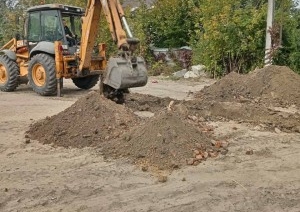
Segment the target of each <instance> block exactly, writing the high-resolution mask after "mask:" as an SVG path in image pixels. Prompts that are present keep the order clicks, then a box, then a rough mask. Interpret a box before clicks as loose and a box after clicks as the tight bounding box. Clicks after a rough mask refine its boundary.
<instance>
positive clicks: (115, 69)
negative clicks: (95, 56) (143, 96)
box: [103, 57, 148, 90]
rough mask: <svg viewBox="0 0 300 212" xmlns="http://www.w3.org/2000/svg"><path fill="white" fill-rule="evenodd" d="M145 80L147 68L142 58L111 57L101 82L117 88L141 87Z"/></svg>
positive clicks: (146, 78)
mask: <svg viewBox="0 0 300 212" xmlns="http://www.w3.org/2000/svg"><path fill="white" fill-rule="evenodd" d="M147 81H148V77H147V69H146V65H145V61H144V59H143V58H141V57H134V58H131V59H127V58H124V57H111V58H110V59H109V61H108V64H107V70H106V75H105V76H104V80H103V83H104V84H106V85H109V86H111V87H112V88H114V89H117V90H119V89H127V88H134V87H142V86H144V85H146V84H147Z"/></svg>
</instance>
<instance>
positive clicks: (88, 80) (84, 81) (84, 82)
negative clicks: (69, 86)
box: [72, 75, 99, 90]
mask: <svg viewBox="0 0 300 212" xmlns="http://www.w3.org/2000/svg"><path fill="white" fill-rule="evenodd" d="M72 80H73V83H74V84H75V85H76V86H77V87H78V88H81V89H85V90H88V89H90V88H92V87H94V86H95V85H96V84H97V82H98V81H99V75H90V76H87V77H82V78H73V79H72Z"/></svg>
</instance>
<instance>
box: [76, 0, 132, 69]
mask: <svg viewBox="0 0 300 212" xmlns="http://www.w3.org/2000/svg"><path fill="white" fill-rule="evenodd" d="M101 11H103V12H104V14H105V17H106V20H107V22H108V25H109V29H110V33H111V36H112V39H113V41H114V42H115V43H116V44H117V46H118V48H119V49H122V50H128V49H129V46H128V42H127V36H126V32H125V31H124V29H123V25H124V27H125V29H126V31H127V33H128V36H129V38H132V34H131V32H130V29H129V27H128V24H127V22H126V19H125V16H124V11H123V8H122V6H121V4H120V2H119V0H88V3H87V7H86V11H85V16H84V17H83V18H82V19H83V20H82V37H81V47H80V48H81V49H80V60H81V61H80V66H79V70H80V71H82V70H84V69H88V68H89V66H90V63H91V57H92V52H93V47H94V44H95V40H96V37H97V33H98V28H99V23H100V15H101ZM122 24H123V25H122Z"/></svg>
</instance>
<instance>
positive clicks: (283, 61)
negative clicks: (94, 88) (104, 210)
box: [0, 0, 300, 76]
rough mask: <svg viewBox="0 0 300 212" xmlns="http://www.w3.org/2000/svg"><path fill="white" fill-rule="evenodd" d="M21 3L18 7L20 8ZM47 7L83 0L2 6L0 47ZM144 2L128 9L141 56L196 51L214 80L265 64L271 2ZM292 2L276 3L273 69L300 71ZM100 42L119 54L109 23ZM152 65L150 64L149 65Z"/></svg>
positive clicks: (298, 27)
mask: <svg viewBox="0 0 300 212" xmlns="http://www.w3.org/2000/svg"><path fill="white" fill-rule="evenodd" d="M16 2H17V3H16ZM41 2H43V3H62V4H68V5H74V6H80V7H85V4H86V1H83V0H19V1H15V0H5V1H4V0H2V1H0V9H1V14H3V15H2V16H0V44H3V43H4V42H7V41H8V40H9V39H10V38H11V37H12V36H14V33H16V32H21V31H22V30H23V23H24V16H23V14H24V13H25V11H26V9H27V8H28V7H30V6H33V5H37V4H40V3H41ZM145 2H146V1H145V0H140V7H139V9H138V10H136V11H135V12H130V10H129V9H126V14H127V17H128V21H129V23H130V26H131V28H132V31H133V34H134V35H135V36H136V37H137V38H139V39H140V41H141V42H140V53H141V54H142V55H143V56H144V57H146V58H150V56H149V55H150V49H151V46H155V47H165V48H178V47H181V46H186V45H189V46H191V47H192V49H193V63H194V64H199V63H201V64H204V65H206V66H207V67H208V70H209V71H211V72H212V73H213V74H214V75H215V76H222V75H224V74H227V73H229V72H231V71H237V72H241V73H246V72H248V71H250V70H252V69H254V68H255V67H260V66H262V65H263V63H264V53H265V35H266V17H267V2H268V0H219V1H217V2H216V1H213V2H212V1H211V0H172V1H170V0H157V1H154V3H153V7H149V6H148V5H147V4H146V3H145ZM295 2H296V1H293V0H276V16H275V22H276V26H279V28H278V29H279V32H277V34H276V36H280V40H281V38H282V42H281V46H278V47H280V48H277V47H276V54H275V57H274V60H273V61H274V63H275V64H278V65H288V66H290V67H291V68H292V69H294V70H296V71H299V70H300V62H299V61H300V36H299V34H300V24H299V23H300V12H299V9H296V7H295ZM98 34H99V35H100V37H99V38H98V42H104V43H107V44H108V47H109V49H110V50H109V52H113V51H115V46H116V45H114V44H113V43H112V40H111V36H110V33H109V29H108V26H107V23H106V20H105V18H104V17H103V18H102V20H101V23H100V29H99V33H98ZM148 61H149V60H148Z"/></svg>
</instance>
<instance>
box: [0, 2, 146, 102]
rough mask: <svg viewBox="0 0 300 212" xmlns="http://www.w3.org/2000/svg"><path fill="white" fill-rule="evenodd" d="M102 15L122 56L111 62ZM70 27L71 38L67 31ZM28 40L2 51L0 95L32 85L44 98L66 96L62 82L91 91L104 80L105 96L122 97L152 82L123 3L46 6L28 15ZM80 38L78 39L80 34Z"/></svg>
mask: <svg viewBox="0 0 300 212" xmlns="http://www.w3.org/2000/svg"><path fill="white" fill-rule="evenodd" d="M101 12H103V13H104V15H105V17H106V20H107V22H108V24H109V29H110V33H111V36H112V39H113V41H114V42H115V43H116V45H117V46H118V48H119V54H118V55H117V56H114V57H111V58H109V59H108V60H107V58H106V51H105V50H106V45H105V44H103V43H102V44H96V45H95V42H96V37H97V34H98V31H99V27H101V26H99V23H100V17H101V15H100V14H101ZM64 22H67V23H68V24H69V26H70V31H71V32H72V34H73V36H72V34H71V36H70V35H68V34H67V33H68V32H66V29H65V26H64ZM24 29H25V32H24V38H22V39H18V38H13V39H12V40H10V41H9V42H8V43H7V44H5V45H4V46H3V47H2V48H1V49H0V90H2V91H6V92H9V91H14V90H15V89H16V88H17V86H18V85H19V84H22V83H27V82H28V81H29V84H30V86H31V87H32V89H33V90H34V91H35V92H36V93H38V94H40V95H42V96H49V95H55V94H57V95H58V96H61V89H62V84H63V83H62V80H63V78H71V79H72V80H73V82H74V84H75V85H76V86H77V87H79V88H81V89H90V88H92V87H93V86H95V85H96V84H97V82H98V81H99V78H100V83H99V84H100V91H101V92H102V93H104V94H105V95H106V96H107V97H108V98H122V95H123V92H125V91H127V90H128V88H132V87H141V86H144V85H145V84H146V83H147V70H146V66H145V62H144V60H143V58H141V57H138V56H136V55H135V54H134V50H136V49H137V46H138V43H139V40H138V39H136V38H134V37H133V35H132V33H131V30H130V28H129V26H128V24H127V21H126V19H125V16H124V11H123V9H122V6H121V4H120V2H119V0H88V2H87V7H86V9H83V8H79V7H74V6H68V5H62V4H44V5H38V6H34V7H31V8H29V9H28V10H27V18H26V22H25V27H24ZM77 34H78V35H79V36H80V37H79V36H78V35H77Z"/></svg>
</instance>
